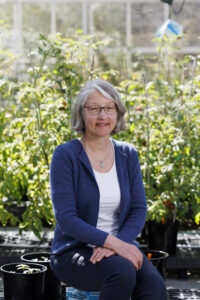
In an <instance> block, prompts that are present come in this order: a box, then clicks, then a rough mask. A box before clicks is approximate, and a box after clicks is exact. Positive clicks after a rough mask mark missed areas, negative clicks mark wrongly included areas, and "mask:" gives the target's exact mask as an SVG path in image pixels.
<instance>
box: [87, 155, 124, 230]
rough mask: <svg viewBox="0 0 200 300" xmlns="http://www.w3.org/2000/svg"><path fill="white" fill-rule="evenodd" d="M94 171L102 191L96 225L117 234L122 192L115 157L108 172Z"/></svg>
mask: <svg viewBox="0 0 200 300" xmlns="http://www.w3.org/2000/svg"><path fill="white" fill-rule="evenodd" d="M93 171H94V175H95V178H96V181H97V184H98V187H99V192H100V199H99V214H98V220H97V226H96V227H97V228H98V229H101V230H103V231H105V232H108V233H110V234H112V235H116V234H117V230H118V225H119V224H118V223H119V208H120V197H121V193H120V187H119V181H118V177H117V170H116V165H115V159H114V163H113V166H112V168H111V169H110V171H108V172H107V173H100V172H97V171H95V170H93Z"/></svg>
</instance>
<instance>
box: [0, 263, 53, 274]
mask: <svg viewBox="0 0 200 300" xmlns="http://www.w3.org/2000/svg"><path fill="white" fill-rule="evenodd" d="M23 264H25V263H23V262H21V261H20V262H15V263H8V264H4V265H2V266H1V267H0V270H1V272H2V273H7V274H13V275H22V276H27V275H35V274H41V273H44V272H46V271H47V267H46V266H44V265H42V264H37V263H34V262H33V263H29V262H27V263H26V264H27V265H31V266H35V267H37V266H38V267H40V271H39V272H37V273H26V274H25V273H18V272H15V273H12V271H11V270H10V271H9V270H5V269H4V268H5V267H7V266H16V265H23Z"/></svg>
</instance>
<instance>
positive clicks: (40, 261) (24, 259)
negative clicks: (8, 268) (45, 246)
mask: <svg viewBox="0 0 200 300" xmlns="http://www.w3.org/2000/svg"><path fill="white" fill-rule="evenodd" d="M28 255H30V256H31V255H33V256H34V255H41V256H42V255H44V256H45V255H49V258H48V260H47V261H43V260H38V261H37V262H35V263H39V264H40V263H41V264H42V263H49V262H50V255H51V252H46V251H44V252H30V253H26V254H23V255H21V257H20V258H21V260H22V261H26V262H29V261H30V262H31V260H29V259H28V258H25V256H28ZM33 263H34V262H33Z"/></svg>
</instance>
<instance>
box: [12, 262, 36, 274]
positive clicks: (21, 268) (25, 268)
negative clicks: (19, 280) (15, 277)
mask: <svg viewBox="0 0 200 300" xmlns="http://www.w3.org/2000/svg"><path fill="white" fill-rule="evenodd" d="M16 269H17V270H16V272H15V273H19V272H20V273H23V274H33V273H39V272H40V271H41V270H40V269H39V268H31V267H30V266H29V265H25V264H19V265H17V266H16Z"/></svg>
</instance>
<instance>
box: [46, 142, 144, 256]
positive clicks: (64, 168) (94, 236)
mask: <svg viewBox="0 0 200 300" xmlns="http://www.w3.org/2000/svg"><path fill="white" fill-rule="evenodd" d="M113 144H114V149H115V161H116V168H117V175H118V180H119V185H120V191H121V200H120V216H119V227H118V234H117V237H118V238H119V239H121V240H123V241H126V242H128V243H133V240H134V239H135V238H136V237H137V235H138V234H139V233H140V232H141V230H142V228H143V226H144V222H145V218H146V211H147V207H146V197H145V191H144V186H143V181H142V175H141V170H140V164H139V160H138V155H137V152H136V150H135V149H134V148H133V147H132V146H131V145H130V144H128V143H125V142H119V141H116V140H113ZM50 186H51V198H52V202H53V209H54V214H55V218H56V228H55V232H54V239H53V243H52V253H53V254H61V253H62V252H64V251H65V250H67V249H72V248H75V247H76V246H78V245H81V244H92V245H96V246H100V247H101V246H103V244H104V242H105V240H106V238H107V236H108V233H107V232H105V231H102V230H100V229H97V228H96V224H97V218H98V210H99V189H98V185H97V182H96V179H95V177H94V173H93V170H92V167H91V164H90V162H89V159H88V157H87V154H86V152H85V150H84V148H83V146H82V144H81V143H80V141H79V140H78V139H75V140H72V141H70V142H68V143H64V144H61V145H60V146H58V147H57V148H56V149H55V151H54V154H53V157H52V162H51V170H50Z"/></svg>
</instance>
